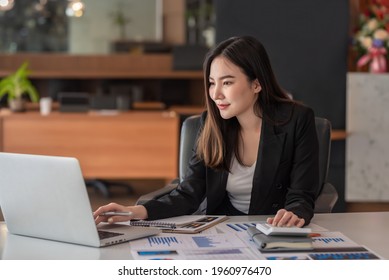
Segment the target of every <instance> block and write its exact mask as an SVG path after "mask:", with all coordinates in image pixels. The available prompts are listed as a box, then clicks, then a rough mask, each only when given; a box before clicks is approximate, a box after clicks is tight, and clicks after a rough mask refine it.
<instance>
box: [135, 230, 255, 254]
mask: <svg viewBox="0 0 389 280" xmlns="http://www.w3.org/2000/svg"><path fill="white" fill-rule="evenodd" d="M130 250H131V254H132V256H133V257H134V259H157V258H158V259H160V258H163V259H168V258H169V259H220V258H222V257H223V259H258V257H259V255H258V254H255V253H253V252H252V251H251V250H250V248H247V246H246V244H244V242H242V241H241V240H240V239H239V238H236V236H235V235H233V234H209V235H199V234H195V235H168V234H160V235H157V236H150V237H147V238H142V239H139V240H134V241H131V242H130Z"/></svg>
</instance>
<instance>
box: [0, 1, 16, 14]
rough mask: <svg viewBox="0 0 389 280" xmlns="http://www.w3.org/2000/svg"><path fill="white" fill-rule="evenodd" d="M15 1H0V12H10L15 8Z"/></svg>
mask: <svg viewBox="0 0 389 280" xmlns="http://www.w3.org/2000/svg"><path fill="white" fill-rule="evenodd" d="M14 4H15V2H14V0H0V11H9V10H11V9H12V8H13V6H14Z"/></svg>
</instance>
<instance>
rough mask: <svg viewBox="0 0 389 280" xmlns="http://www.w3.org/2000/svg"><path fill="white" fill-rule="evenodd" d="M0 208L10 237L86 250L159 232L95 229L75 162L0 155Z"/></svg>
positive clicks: (110, 227)
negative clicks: (79, 245) (73, 244)
mask: <svg viewBox="0 0 389 280" xmlns="http://www.w3.org/2000/svg"><path fill="white" fill-rule="evenodd" d="M0 207H1V210H2V212H3V216H4V219H5V222H6V224H7V228H8V231H9V232H10V233H12V234H18V235H24V236H30V237H37V238H43V239H50V240H55V241H62V242H68V243H75V244H81V245H87V246H92V247H102V246H107V245H112V244H116V243H120V242H124V241H127V240H133V239H137V238H141V237H146V236H150V235H154V234H157V233H159V232H160V230H159V229H156V228H137V227H130V226H128V225H108V224H103V225H99V226H97V227H96V225H95V222H94V219H93V214H92V209H91V205H90V201H89V197H88V193H87V191H86V186H85V182H84V178H83V176H82V172H81V168H80V165H79V162H78V160H77V159H75V158H70V157H55V156H41V155H27V154H13V153H0Z"/></svg>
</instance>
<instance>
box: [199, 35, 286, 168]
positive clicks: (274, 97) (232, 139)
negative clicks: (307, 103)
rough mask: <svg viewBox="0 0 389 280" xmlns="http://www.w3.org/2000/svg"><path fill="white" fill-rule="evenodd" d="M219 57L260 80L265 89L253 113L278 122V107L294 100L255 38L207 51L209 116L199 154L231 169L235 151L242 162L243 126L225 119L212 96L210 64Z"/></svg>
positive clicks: (235, 40) (231, 41)
mask: <svg viewBox="0 0 389 280" xmlns="http://www.w3.org/2000/svg"><path fill="white" fill-rule="evenodd" d="M219 56H222V57H224V58H226V59H228V60H229V61H230V62H231V63H233V64H235V65H236V66H238V67H239V68H240V69H242V71H243V73H245V75H246V76H247V78H248V80H249V81H250V82H253V81H255V80H258V82H259V84H260V85H261V88H262V90H261V92H259V96H258V98H257V100H256V102H255V104H254V113H255V114H256V115H257V116H258V117H260V118H265V119H266V120H268V121H271V122H274V123H278V122H280V120H276V119H275V117H274V115H275V111H276V109H277V106H278V105H279V104H280V103H284V102H293V101H292V100H291V99H290V98H289V96H288V95H287V94H286V93H285V91H284V90H283V89H282V88H281V87H280V86H279V84H278V82H277V80H276V78H275V75H274V72H273V70H272V67H271V64H270V59H269V56H268V54H267V52H266V50H265V48H264V46H263V45H262V44H261V43H260V42H259V41H258V40H257V39H255V38H254V37H251V36H242V37H232V38H229V39H227V40H225V41H223V42H221V43H220V44H219V45H217V46H216V47H215V48H214V49H212V50H210V51H209V52H208V54H207V56H206V58H205V61H204V64H203V70H204V86H205V100H206V107H207V111H208V115H207V119H206V122H205V125H204V127H203V130H202V132H201V134H200V137H199V139H198V143H197V155H198V156H199V158H201V159H203V160H204V162H205V164H206V165H207V166H209V167H212V168H216V169H223V170H227V171H229V170H230V162H231V159H232V154H233V153H234V154H235V156H236V158H237V160H238V161H239V162H240V163H242V161H241V159H240V156H239V152H238V140H239V131H240V125H239V123H238V120H237V118H236V117H234V118H231V119H228V120H225V119H223V118H222V117H221V116H220V113H219V110H218V108H217V106H216V104H215V102H214V101H213V100H212V99H211V97H210V95H209V86H210V82H209V75H210V68H211V64H212V62H213V60H214V59H215V58H216V57H219ZM285 121H287V120H283V121H282V122H285Z"/></svg>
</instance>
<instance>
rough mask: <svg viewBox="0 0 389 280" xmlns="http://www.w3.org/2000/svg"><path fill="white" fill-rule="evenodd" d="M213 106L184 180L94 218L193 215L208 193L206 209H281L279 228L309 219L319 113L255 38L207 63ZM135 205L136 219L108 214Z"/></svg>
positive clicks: (224, 47) (217, 52)
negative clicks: (284, 84) (283, 80)
mask: <svg viewBox="0 0 389 280" xmlns="http://www.w3.org/2000/svg"><path fill="white" fill-rule="evenodd" d="M204 77H205V88H206V94H205V99H206V106H207V110H206V112H204V113H203V114H202V117H201V120H202V126H201V129H200V132H199V136H198V139H197V145H196V147H195V151H194V153H193V156H192V158H191V161H190V163H189V169H188V172H187V176H186V178H185V179H184V180H183V181H182V183H180V185H179V186H178V188H177V189H176V190H174V191H172V192H171V193H170V194H168V195H165V196H164V197H162V198H160V199H158V200H152V201H148V202H147V203H145V204H144V205H137V206H123V205H118V204H115V203H111V204H108V205H105V206H102V207H100V208H99V209H98V210H97V211H96V212H95V213H94V216H95V219H96V223H99V222H101V221H108V222H111V223H112V222H118V221H125V220H128V219H130V218H137V219H147V218H148V219H161V218H166V217H171V216H178V215H185V214H191V213H193V212H194V211H196V209H197V208H198V206H199V205H200V203H201V201H202V200H203V198H204V197H206V198H207V210H206V212H207V214H219V215H220V214H223V215H245V214H249V215H275V216H273V217H269V218H268V219H267V222H268V223H270V224H272V225H274V226H297V227H302V226H304V225H306V224H308V223H309V222H310V220H311V218H312V216H313V209H314V201H315V196H316V193H317V190H318V184H319V181H318V177H319V176H318V173H319V170H318V142H317V136H316V127H315V118H314V113H313V111H312V110H311V109H310V108H308V107H305V106H303V105H301V104H299V103H297V102H294V101H293V100H291V99H290V98H289V97H288V95H287V94H286V93H285V92H284V91H283V90H282V89H281V87H280V86H279V85H278V83H277V81H276V78H275V76H274V74H273V70H272V68H271V65H270V61H269V58H268V55H267V53H266V51H265V49H264V47H263V46H262V44H261V43H260V42H258V41H257V40H256V39H255V38H253V37H249V36H244V37H234V38H230V39H228V40H226V41H224V42H222V43H220V44H219V45H218V46H217V47H216V48H214V49H213V50H211V51H210V52H209V53H208V55H207V57H206V59H205V62H204ZM107 211H130V212H132V213H133V216H132V217H120V216H109V217H107V216H102V215H101V214H102V213H103V212H107Z"/></svg>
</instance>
